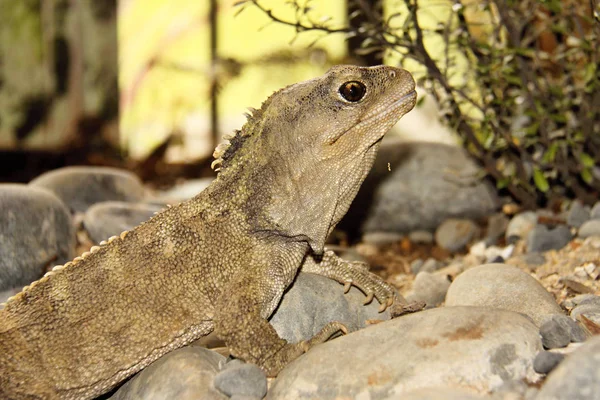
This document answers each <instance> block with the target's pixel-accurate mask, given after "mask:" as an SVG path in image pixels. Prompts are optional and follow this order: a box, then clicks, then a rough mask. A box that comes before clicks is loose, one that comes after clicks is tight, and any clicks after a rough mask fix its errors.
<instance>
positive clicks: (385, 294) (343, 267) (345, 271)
mask: <svg viewBox="0 0 600 400" xmlns="http://www.w3.org/2000/svg"><path fill="white" fill-rule="evenodd" d="M302 271H303V272H308V273H311V274H317V275H321V276H325V277H327V278H330V279H333V280H336V281H338V282H339V283H341V284H343V285H344V292H345V293H347V292H348V291H349V290H350V287H351V286H356V287H357V288H358V289H360V290H361V291H362V292H363V293H364V294H365V295H366V296H367V297H366V299H365V304H368V303H370V302H371V301H372V300H373V298H376V299H377V301H379V303H380V304H381V306H380V307H379V312H383V311H385V309H386V308H387V307H389V306H391V305H392V304H395V305H396V306H400V305H403V304H406V300H404V298H403V297H402V296H400V295H399V294H398V292H397V291H396V289H394V287H393V286H392V285H390V284H389V283H387V282H385V281H384V280H383V279H381V278H380V277H379V276H377V275H375V274H373V273H371V272H369V266H368V265H367V264H366V263H363V262H360V261H347V260H344V259H342V258H340V257H338V256H337V255H335V253H334V252H333V251H331V250H325V251H324V253H323V255H322V256H320V257H318V256H316V255H314V254H308V255H307V256H306V258H305V259H304V263H303V264H302Z"/></svg>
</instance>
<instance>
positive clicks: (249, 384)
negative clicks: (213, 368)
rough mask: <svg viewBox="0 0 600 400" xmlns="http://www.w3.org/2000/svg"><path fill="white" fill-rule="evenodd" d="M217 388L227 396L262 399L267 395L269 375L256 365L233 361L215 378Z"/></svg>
mask: <svg viewBox="0 0 600 400" xmlns="http://www.w3.org/2000/svg"><path fill="white" fill-rule="evenodd" d="M215 387H216V388H217V389H219V390H220V391H221V392H223V393H225V394H226V395H227V396H236V395H237V396H249V397H253V398H257V399H262V398H263V397H264V396H265V394H267V375H266V374H265V372H264V371H263V370H262V369H260V368H259V367H258V366H256V365H254V364H247V363H244V362H242V361H240V360H233V361H230V362H228V363H227V364H225V367H224V368H223V370H222V371H220V372H219V373H218V374H217V376H215Z"/></svg>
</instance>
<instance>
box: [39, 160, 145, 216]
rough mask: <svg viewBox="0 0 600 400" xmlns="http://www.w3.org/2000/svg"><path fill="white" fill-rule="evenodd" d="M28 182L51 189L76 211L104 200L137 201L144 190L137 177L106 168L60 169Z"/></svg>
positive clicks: (81, 210) (119, 170)
mask: <svg viewBox="0 0 600 400" xmlns="http://www.w3.org/2000/svg"><path fill="white" fill-rule="evenodd" d="M29 185H31V186H35V187H41V188H44V189H47V190H50V191H52V192H53V193H54V194H56V195H57V196H58V197H59V198H60V199H61V200H62V201H63V202H64V203H65V204H66V205H67V206H68V207H69V208H70V209H71V210H72V211H76V212H84V211H85V210H87V209H88V207H90V206H91V205H92V204H96V203H100V202H103V201H113V200H114V201H126V202H139V201H141V200H142V199H143V198H144V197H145V193H146V190H145V188H144V186H143V185H142V182H141V181H140V179H139V178H138V177H137V176H135V175H134V174H132V173H131V172H129V171H126V170H122V169H117V168H109V167H65V168H60V169H56V170H54V171H50V172H46V173H45V174H42V175H40V176H38V177H37V178H35V179H34V180H32V181H31V182H30V183H29Z"/></svg>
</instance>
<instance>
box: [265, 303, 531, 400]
mask: <svg viewBox="0 0 600 400" xmlns="http://www.w3.org/2000/svg"><path fill="white" fill-rule="evenodd" d="M537 331H538V330H537V328H536V327H535V325H534V324H533V323H532V322H531V321H530V320H529V319H527V318H526V317H524V316H522V315H520V314H517V313H513V312H509V311H503V310H494V309H483V308H477V307H442V308H435V309H432V310H427V311H423V312H419V313H415V314H409V315H406V316H402V317H399V318H396V319H393V320H391V321H386V322H383V323H380V324H376V325H373V326H371V327H369V328H367V329H363V330H360V331H358V332H354V333H352V334H349V335H346V336H343V337H340V338H337V339H335V340H332V341H329V342H327V343H325V344H322V345H319V346H316V347H314V348H312V349H311V350H310V351H308V352H307V353H306V354H304V355H303V356H302V357H300V358H298V359H296V360H295V361H293V362H292V363H291V364H289V365H288V366H287V367H286V368H285V369H284V370H283V371H282V372H281V373H280V374H279V376H278V377H277V378H276V379H275V381H274V382H273V383H272V386H271V389H270V391H269V394H268V396H267V398H268V399H272V400H276V399H314V398H319V399H335V398H354V399H359V398H368V399H372V400H377V399H386V398H388V399H390V398H394V397H392V396H397V397H396V398H401V397H400V396H401V395H403V394H404V393H407V392H410V391H411V390H416V389H419V388H422V387H431V386H454V387H456V386H458V387H468V388H469V389H470V390H473V391H477V392H479V393H485V392H488V391H491V390H492V389H494V388H495V387H498V386H500V385H501V384H502V383H503V382H505V381H509V380H515V379H516V380H519V379H526V380H529V381H531V382H535V381H536V380H537V374H535V372H534V371H533V359H534V357H535V355H536V354H537V353H538V352H539V351H541V350H542V346H541V342H540V340H539V336H538V332H537Z"/></svg>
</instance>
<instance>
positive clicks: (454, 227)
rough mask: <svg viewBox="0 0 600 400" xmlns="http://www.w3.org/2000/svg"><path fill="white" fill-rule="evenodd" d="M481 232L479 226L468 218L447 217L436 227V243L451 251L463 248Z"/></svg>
mask: <svg viewBox="0 0 600 400" xmlns="http://www.w3.org/2000/svg"><path fill="white" fill-rule="evenodd" d="M478 233H479V227H478V226H477V225H476V224H475V223H474V222H473V221H470V220H468V219H447V220H445V221H444V222H442V224H441V225H440V226H439V227H438V228H437V229H436V231H435V241H436V243H437V244H438V245H439V246H440V247H442V248H444V249H446V250H449V251H459V250H463V249H464V248H465V246H466V245H467V244H468V243H469V242H471V240H473V239H474V238H475V237H476V236H477V235H478Z"/></svg>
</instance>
